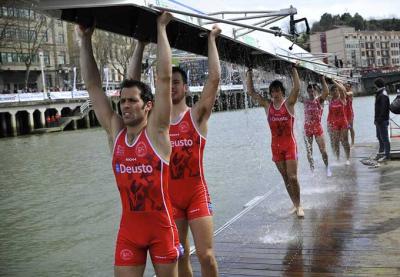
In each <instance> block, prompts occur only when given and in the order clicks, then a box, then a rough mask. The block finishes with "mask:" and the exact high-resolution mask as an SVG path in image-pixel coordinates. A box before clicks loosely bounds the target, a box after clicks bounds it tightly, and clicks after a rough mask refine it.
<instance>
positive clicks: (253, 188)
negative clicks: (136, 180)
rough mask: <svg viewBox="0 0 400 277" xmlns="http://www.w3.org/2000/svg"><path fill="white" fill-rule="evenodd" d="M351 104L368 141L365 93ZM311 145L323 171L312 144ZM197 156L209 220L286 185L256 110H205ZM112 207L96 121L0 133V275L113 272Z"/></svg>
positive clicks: (113, 195)
mask: <svg viewBox="0 0 400 277" xmlns="http://www.w3.org/2000/svg"><path fill="white" fill-rule="evenodd" d="M353 105H354V110H355V129H356V143H360V142H373V141H375V127H374V125H373V113H374V109H373V97H359V98H355V100H354V102H353ZM326 110H327V108H326V107H325V112H324V122H326V113H327V111H326ZM296 115H297V121H296V137H297V141H298V147H299V178H300V180H301V179H302V175H303V176H305V175H309V174H311V173H310V170H309V166H308V163H307V159H306V155H305V147H304V142H303V139H302V131H301V129H302V122H303V112H302V104H298V105H297V107H296ZM327 147H328V149H329V151H330V147H329V144H328V143H327ZM314 153H315V154H314V157H315V160H316V164H317V165H316V167H317V170H320V171H321V172H322V170H323V163H322V160H321V158H320V156H319V152H318V150H317V148H316V147H314ZM341 162H342V163H343V161H341ZM353 162H357V160H356V159H354V160H353ZM204 163H205V176H206V180H207V183H208V186H209V190H210V194H211V198H212V201H213V208H214V213H215V229H217V228H218V227H220V226H222V225H223V224H224V223H225V222H226V221H228V220H229V219H230V218H232V217H233V216H234V215H236V214H237V213H238V212H240V211H241V210H242V209H243V205H244V204H245V203H247V202H248V201H249V200H251V199H253V198H254V197H256V196H258V195H263V194H265V193H268V192H272V191H277V190H284V188H283V184H282V181H281V177H280V176H279V174H278V171H277V170H276V168H275V165H274V164H273V163H272V161H271V152H270V132H269V129H268V128H267V121H266V116H265V113H264V110H263V109H260V108H255V109H250V110H241V111H233V112H221V113H215V114H213V115H212V116H211V119H210V121H209V133H208V141H207V145H206V150H205V161H204ZM336 173H337V172H336ZM334 174H335V172H334ZM310 185H313V184H304V187H305V189H307V186H310ZM301 186H302V189H303V184H301ZM285 197H286V196H285ZM284 201H287V205H288V208H289V207H290V201H289V199H288V197H287V199H285V200H284ZM271 205H273V203H271ZM120 212H121V208H120V199H119V194H118V190H117V188H116V184H115V180H114V176H113V173H112V169H111V156H110V150H109V148H108V144H107V139H106V136H105V132H104V131H103V130H102V129H100V128H96V129H89V130H78V131H71V132H63V133H52V134H46V135H31V136H25V137H16V138H6V139H1V140H0V217H1V221H0V276H112V275H113V261H114V257H113V256H114V243H115V238H116V234H117V228H118V224H119V219H120ZM149 267H150V270H149V271H147V272H148V273H147V275H151V273H150V272H151V266H149Z"/></svg>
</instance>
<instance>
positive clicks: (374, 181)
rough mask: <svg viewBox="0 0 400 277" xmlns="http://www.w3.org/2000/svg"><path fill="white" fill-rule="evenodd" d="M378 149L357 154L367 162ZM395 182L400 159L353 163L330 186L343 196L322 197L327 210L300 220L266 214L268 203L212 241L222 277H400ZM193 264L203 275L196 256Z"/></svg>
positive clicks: (399, 187) (399, 197) (398, 188)
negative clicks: (370, 164) (375, 163)
mask: <svg viewBox="0 0 400 277" xmlns="http://www.w3.org/2000/svg"><path fill="white" fill-rule="evenodd" d="M367 146H368V145H367ZM373 148H374V147H373V145H371V144H370V145H369V146H368V147H365V146H364V145H361V146H360V147H355V149H353V150H352V151H353V155H354V156H356V157H365V156H369V155H370V154H371V153H370V152H371V149H373ZM398 180H400V161H390V162H387V163H386V164H382V165H381V167H380V168H376V169H372V170H371V169H369V168H368V167H367V166H364V165H362V164H361V163H359V162H358V161H357V160H354V161H353V163H352V166H351V168H344V170H343V172H342V174H340V175H336V176H334V177H333V178H332V179H329V180H327V183H329V184H330V185H331V184H334V185H336V186H337V187H338V190H337V191H333V192H329V194H328V195H326V196H324V198H323V199H324V201H326V203H325V204H326V208H319V209H313V208H310V209H306V210H305V212H306V216H305V218H304V219H303V220H299V219H297V218H296V217H295V216H290V215H282V216H276V214H275V215H274V214H272V213H267V212H265V211H267V210H268V207H269V205H271V201H272V200H271V199H265V200H264V201H263V202H261V203H260V204H259V205H258V206H257V207H256V208H254V209H253V210H251V211H250V212H249V213H247V214H246V216H245V217H242V218H240V219H239V220H238V221H237V222H235V223H233V224H232V225H231V226H229V227H228V228H227V229H225V230H224V232H222V233H220V234H219V235H218V236H217V237H216V238H215V251H216V256H217V261H218V265H219V270H220V276H338V275H339V276H400V258H399V257H400V205H399V203H400V183H399V181H398ZM274 197H275V196H274V195H272V196H271V198H272V199H274ZM316 197H319V198H320V197H322V196H321V195H320V194H319V195H317V196H316ZM315 200H316V198H315V196H312V195H306V196H305V197H304V198H303V202H304V203H307V201H310V202H312V201H315ZM248 226H251V228H249V227H248ZM271 229H273V230H274V231H275V233H271ZM281 233H282V234H283V235H282V237H283V238H278V239H276V241H275V240H274V236H278V237H279V235H280V234H281ZM274 234H275V235H274ZM265 237H267V239H265ZM192 264H193V269H194V276H201V275H200V266H199V263H198V261H197V258H196V257H195V256H194V257H192Z"/></svg>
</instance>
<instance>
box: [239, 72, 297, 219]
mask: <svg viewBox="0 0 400 277" xmlns="http://www.w3.org/2000/svg"><path fill="white" fill-rule="evenodd" d="M292 78H293V88H292V91H291V92H290V95H289V96H288V97H287V98H285V88H284V87H283V84H282V82H281V81H279V80H275V81H273V82H272V83H271V85H270V86H269V93H270V95H271V100H269V99H264V98H263V97H262V96H261V95H260V94H258V93H256V92H255V90H254V84H253V73H252V70H251V69H249V71H248V72H247V93H248V94H249V95H250V96H251V97H253V99H255V100H256V101H257V102H258V103H259V104H260V105H261V106H263V107H264V109H265V112H266V114H267V118H268V123H269V127H270V129H271V136H272V142H271V148H272V160H273V161H274V162H275V165H276V167H277V168H278V170H279V172H280V173H281V175H282V177H283V181H284V182H285V186H286V190H287V192H288V193H289V197H290V199H291V200H292V202H293V205H294V209H293V212H296V214H297V216H298V217H304V211H303V208H302V207H301V205H300V186H299V182H298V180H297V145H296V140H295V138H294V133H293V124H294V105H295V104H296V102H297V97H298V96H299V92H300V79H299V75H298V73H297V70H296V68H295V67H293V72H292Z"/></svg>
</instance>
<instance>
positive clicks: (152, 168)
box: [112, 129, 179, 266]
mask: <svg viewBox="0 0 400 277" xmlns="http://www.w3.org/2000/svg"><path fill="white" fill-rule="evenodd" d="M112 165H113V170H114V175H115V179H116V181H117V186H118V190H119V193H120V195H121V202H122V217H121V223H120V228H119V232H118V237H117V245H116V249H115V265H118V266H127V265H143V264H145V263H146V257H147V249H149V252H150V256H151V259H152V261H153V263H156V264H158V263H171V262H174V261H176V259H177V258H178V256H179V252H178V247H179V241H178V240H179V238H178V233H177V229H176V225H175V223H174V221H173V218H172V206H171V203H170V199H169V196H168V175H169V174H168V173H169V168H168V162H166V161H165V160H163V159H162V158H161V157H160V156H159V155H158V154H157V152H156V151H155V150H154V147H153V146H152V145H151V142H150V140H149V138H148V136H147V132H146V130H142V131H141V132H140V134H139V135H138V137H137V138H136V140H135V142H134V143H133V144H131V145H130V144H129V143H128V141H127V130H126V129H123V130H122V131H121V132H120V133H119V134H118V136H117V138H116V140H115V144H114V152H113V161H112Z"/></svg>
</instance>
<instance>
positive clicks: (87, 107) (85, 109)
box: [79, 98, 92, 115]
mask: <svg viewBox="0 0 400 277" xmlns="http://www.w3.org/2000/svg"><path fill="white" fill-rule="evenodd" d="M91 107H92V102H91V101H90V98H89V99H88V100H86V101H85V103H83V104H82V105H81V106H80V108H79V111H80V113H81V115H85V114H87V113H88V112H89V110H90V108H91Z"/></svg>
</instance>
